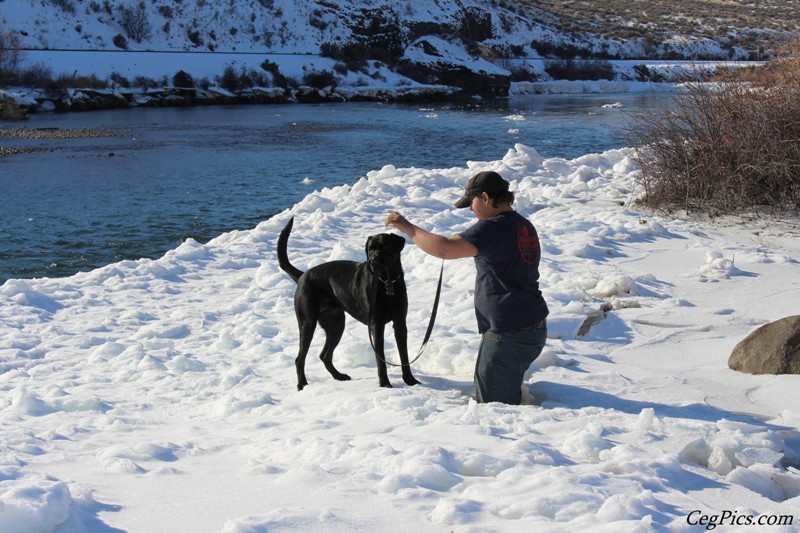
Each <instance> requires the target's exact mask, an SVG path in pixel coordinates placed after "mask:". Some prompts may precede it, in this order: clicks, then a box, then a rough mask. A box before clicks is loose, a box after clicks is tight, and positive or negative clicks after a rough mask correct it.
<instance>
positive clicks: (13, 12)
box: [0, 0, 800, 108]
mask: <svg viewBox="0 0 800 533" xmlns="http://www.w3.org/2000/svg"><path fill="white" fill-rule="evenodd" d="M640 4H641V5H640ZM634 8H635V9H634ZM799 10H800V1H798V0H789V1H785V2H778V1H776V0H767V1H763V2H761V1H760V2H757V3H755V2H749V3H748V2H746V1H745V0H729V1H719V0H714V1H711V0H702V1H695V2H686V1H683V2H681V1H676V0H658V1H654V2H646V3H645V2H637V3H634V4H631V3H630V2H628V3H624V2H621V1H616V0H612V1H610V2H605V3H603V6H602V7H598V6H597V5H596V3H594V2H587V1H583V0H571V1H566V2H555V1H552V0H541V1H537V0H520V1H517V2H510V1H507V0H501V1H499V2H496V1H494V0H435V1H432V2H431V1H423V0H412V1H409V2H405V3H403V4H402V5H398V4H397V3H394V2H389V1H386V0H362V1H345V0H297V1H290V0H243V1H237V2H232V1H231V2H227V3H221V2H209V1H208V0H154V1H151V2H145V1H139V0H122V1H121V2H119V3H112V2H110V1H109V0H102V1H100V0H88V1H86V0H3V1H2V2H0V87H2V86H23V87H40V88H44V87H50V88H54V87H56V88H60V89H67V88H81V89H84V88H87V87H90V88H93V89H106V88H119V87H122V88H129V87H132V86H134V87H139V88H142V87H143V88H147V89H152V88H154V87H164V86H165V85H170V86H176V87H182V88H188V89H190V90H194V89H203V90H206V89H208V88H209V87H211V86H217V87H219V86H221V87H223V88H224V89H225V90H227V91H229V92H230V93H231V94H233V95H234V96H236V97H239V96H241V95H240V94H239V93H241V91H242V90H243V89H247V90H249V89H251V88H253V87H267V88H276V89H278V92H277V93H270V94H268V95H266V96H264V94H263V93H261V94H260V95H258V97H257V98H256V100H257V101H263V100H265V99H266V100H270V101H274V100H278V101H284V100H285V99H289V100H296V99H297V96H296V95H297V90H298V89H299V88H301V87H312V88H315V89H320V90H325V91H327V92H325V93H324V94H323V95H322V96H319V93H317V92H311V93H307V94H306V96H307V97H310V98H323V99H326V98H334V99H341V98H345V99H348V98H352V93H350V94H347V95H344V96H343V95H341V94H337V95H331V90H332V89H335V88H336V87H350V88H352V87H357V88H358V87H360V88H365V87H366V88H367V89H368V90H369V91H373V93H374V88H375V86H376V85H377V86H380V87H381V88H383V87H391V88H392V90H396V89H397V88H398V87H403V88H404V89H403V90H404V92H403V97H406V95H407V94H408V93H414V92H416V91H418V90H422V91H430V87H432V86H433V87H438V88H441V89H434V92H438V94H442V95H445V96H449V95H451V94H452V93H453V91H461V92H464V93H467V94H470V95H482V96H487V95H488V96H497V95H500V96H503V95H505V94H508V91H509V87H510V84H511V83H512V82H515V81H521V82H531V81H533V82H536V81H542V80H544V81H547V80H550V79H558V80H561V79H567V80H570V79H581V80H599V79H604V80H614V79H617V80H635V81H665V80H664V79H663V74H661V73H654V72H652V71H651V70H650V68H649V67H648V65H645V64H644V62H645V61H652V60H671V61H676V60H677V61H692V62H694V61H698V60H713V61H718V60H723V61H728V60H736V61H741V60H761V59H765V58H768V57H769V56H770V55H771V54H772V53H773V52H774V50H775V48H776V47H777V46H778V45H780V44H782V43H783V42H785V41H786V40H788V39H790V38H791V37H792V36H793V35H794V34H795V32H796V29H797V20H800V19H799V18H798V16H797V15H798V14H799V13H798V11H799ZM3 48H5V51H3ZM66 51H70V52H66ZM75 51H81V52H89V51H91V52H93V53H95V54H97V52H99V51H103V54H105V55H103V54H97V55H95V57H94V59H95V61H94V63H93V66H88V65H87V64H86V62H85V59H86V57H76V56H75V55H74V53H75ZM119 52H136V53H137V54H145V53H146V54H147V55H146V56H145V55H135V54H124V53H119ZM157 53H161V54H164V53H166V54H178V55H170V57H167V58H164V57H163V56H160V57H157ZM69 54H72V55H69ZM109 54H111V55H109ZM189 54H202V55H204V57H201V58H200V59H199V60H198V58H197V56H195V57H194V58H192V59H191V60H190V59H189ZM262 54H263V55H262ZM247 56H250V57H247ZM242 58H246V59H242ZM573 60H591V61H579V62H578V63H581V64H580V65H579V66H578V67H577V68H576V66H575V65H574V64H572V61H573ZM611 60H613V61H619V60H628V61H640V62H642V64H638V65H637V64H633V65H627V66H626V67H625V69H623V70H620V69H619V68H618V66H617V65H614V66H611V65H609V64H606V63H602V62H607V61H611ZM547 61H551V62H554V63H555V62H561V63H566V64H561V65H556V66H555V68H550V69H548V68H546V67H547V66H548V65H547V64H546V63H545V62H547ZM162 62H163V64H164V65H165V66H164V68H162V69H160V70H157V71H156V72H155V73H153V72H151V71H152V68H151V69H150V71H148V72H146V73H145V72H144V66H145V65H152V64H156V63H157V64H161V63H162ZM201 63H204V64H206V65H214V71H213V72H209V71H208V68H206V69H205V70H203V71H201V70H200V69H197V66H198V65H199V64H201ZM131 64H134V65H135V68H131V67H130V65H131ZM585 65H588V68H584V66H585ZM190 66H193V67H194V68H195V70H192V69H191V68H190ZM26 69H27V70H26ZM224 70H227V72H223V71H224ZM181 71H185V72H183V73H181ZM176 74H180V77H179V78H177V79H176V78H175V76H176ZM184 74H188V76H185V75H184ZM87 76H89V77H91V76H98V77H99V78H100V80H99V81H98V80H96V79H91V78H90V79H89V80H87V79H85V77H87ZM226 76H227V79H226ZM109 77H110V82H109V80H108V78H109ZM667 81H669V80H667ZM409 87H410V88H411V89H410V90H409V89H408V88H409ZM421 87H422V88H423V89H419V88H421ZM357 92H358V91H357ZM429 94H430V93H429V92H426V94H425V97H426V98H428V97H429ZM308 95H310V96H308ZM306 96H302V97H306ZM358 96H359V97H364V98H385V95H384V94H383V93H381V94H379V95H377V96H376V95H375V94H370V95H369V96H365V91H364V90H360V92H359V94H358ZM174 97H176V95H175V94H173V93H170V94H167V95H165V96H164V97H163V98H162V99H161V100H160V101H162V102H163V101H164V99H170V98H174ZM179 97H180V98H184V95H179ZM192 97H193V98H194V97H197V98H203V99H208V98H215V99H218V98H219V95H218V94H216V95H213V96H211V97H210V96H208V95H207V94H204V95H200V96H198V95H194V94H193V95H192ZM229 97H230V95H224V98H229ZM93 98H94V97H93V96H89V97H86V98H84V99H83V101H84V102H85V101H87V100H92V99H93ZM245 98H246V99H247V101H253V97H252V95H247V96H245ZM17 100H19V99H17ZM41 100H42V98H41V97H38V98H37V101H39V102H41ZM62 100H63V98H62ZM101 100H102V102H101V103H100V104H99V105H100V106H101V107H110V106H114V107H116V106H120V105H123V106H126V105H130V103H131V98H128V99H127V100H126V101H122V100H120V98H116V97H115V98H114V99H113V100H112V101H110V102H109V101H107V98H106V97H101ZM226 101H227V100H226ZM54 105H56V106H57V107H58V106H59V105H62V104H59V103H56V104H54ZM63 105H66V106H67V107H69V108H73V107H72V106H73V103H68V104H63ZM87 105H88V106H89V107H90V108H95V107H96V104H95V103H92V102H90V103H89V104H87ZM137 105H138V104H137Z"/></svg>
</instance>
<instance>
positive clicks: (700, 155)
mask: <svg viewBox="0 0 800 533" xmlns="http://www.w3.org/2000/svg"><path fill="white" fill-rule="evenodd" d="M798 51H800V45H798V43H794V44H793V45H791V46H789V47H787V48H786V49H784V50H783V52H782V54H781V55H780V56H779V57H778V58H777V59H775V60H773V61H771V62H769V63H767V64H766V65H765V66H764V67H763V68H762V69H759V70H758V71H755V72H751V73H749V74H748V75H747V79H744V80H737V81H727V82H724V83H689V84H687V85H686V90H685V92H684V93H682V94H681V96H680V97H679V99H678V102H677V104H676V105H674V106H670V107H669V108H668V109H664V110H662V111H661V112H659V113H656V114H651V115H638V116H637V117H634V118H633V119H632V120H631V122H630V123H629V125H628V127H627V128H626V135H627V138H628V141H629V142H630V143H631V144H632V145H633V146H634V148H635V150H636V158H637V160H638V162H639V164H640V165H641V168H642V174H641V183H642V185H643V186H644V190H645V196H644V198H642V199H641V201H642V202H643V203H645V204H646V205H649V206H651V207H656V208H664V209H675V208H683V209H685V210H686V211H687V212H688V211H700V212H705V213H708V214H710V215H720V214H730V213H736V212H741V211H743V210H750V209H758V208H763V207H764V206H769V207H770V208H772V209H774V210H783V209H795V208H798V207H800V58H799V57H798V54H797V52H798Z"/></svg>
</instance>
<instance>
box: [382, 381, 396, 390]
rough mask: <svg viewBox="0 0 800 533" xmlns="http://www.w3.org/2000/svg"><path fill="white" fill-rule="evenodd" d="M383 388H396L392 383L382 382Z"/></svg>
mask: <svg viewBox="0 0 800 533" xmlns="http://www.w3.org/2000/svg"><path fill="white" fill-rule="evenodd" d="M381 387H383V388H385V389H393V388H394V387H392V384H391V383H389V382H388V381H386V382H381Z"/></svg>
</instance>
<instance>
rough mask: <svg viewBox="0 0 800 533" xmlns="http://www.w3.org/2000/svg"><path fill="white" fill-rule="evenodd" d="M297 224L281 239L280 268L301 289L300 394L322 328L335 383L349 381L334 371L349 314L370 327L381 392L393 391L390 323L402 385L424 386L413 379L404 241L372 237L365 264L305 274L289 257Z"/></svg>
mask: <svg viewBox="0 0 800 533" xmlns="http://www.w3.org/2000/svg"><path fill="white" fill-rule="evenodd" d="M293 224H294V218H291V219H290V220H289V222H288V223H287V224H286V227H285V228H283V231H281V234H280V236H279V237H278V264H279V265H280V267H281V269H282V270H283V271H284V272H286V273H287V274H289V275H290V276H291V277H292V279H293V280H295V282H296V283H297V290H296V292H295V294H294V311H295V314H296V315H297V324H298V326H299V328H300V350H299V352H298V354H297V359H295V362H294V364H295V367H296V369H297V390H303V387H305V386H306V385H308V381H307V380H306V375H305V370H304V369H305V363H306V355H307V354H308V349H309V347H310V346H311V339H312V338H313V336H314V330H315V329H316V326H317V323H319V325H320V326H322V329H323V330H324V331H325V335H326V338H325V345H324V346H323V347H322V353H320V359H322V362H323V363H325V368H326V369H327V370H328V372H330V374H331V375H332V376H333V377H334V379H337V380H339V381H347V380H349V379H350V376H348V375H347V374H342V373H341V372H339V371H338V370H336V368H335V367H334V366H333V350H334V349H335V348H336V346H337V345H338V344H339V341H340V340H341V339H342V333H344V324H345V316H344V314H345V312H347V313H348V314H350V316H352V317H353V318H355V319H356V320H358V321H359V322H361V323H363V324H366V325H367V326H368V327H369V330H370V333H371V334H372V340H373V349H374V350H375V359H376V361H377V364H378V380H379V382H380V386H381V387H391V386H392V384H391V383H389V377H388V375H387V374H386V357H385V354H384V350H383V341H384V329H385V327H386V324H388V323H389V322H392V324H393V326H394V337H395V341H396V342H397V349H398V351H399V352H400V362H401V363H402V368H403V381H404V382H405V383H406V384H407V385H416V384H418V383H419V381H417V380H416V379H415V378H414V376H413V375H412V374H411V367H410V366H409V364H408V349H407V346H406V340H407V336H408V330H407V328H406V313H407V312H408V296H407V294H406V284H405V280H404V279H403V267H402V265H401V264H400V251H401V250H402V249H403V246H405V243H406V241H405V239H403V238H402V237H399V236H397V235H393V234H391V233H382V234H380V235H373V236H371V237H369V238H368V239H367V245H366V251H367V261H366V262H364V263H357V262H355V261H330V262H328V263H323V264H321V265H317V266H315V267H313V268H311V269H309V270H308V272H303V271H301V270H299V269H297V268H295V267H294V266H292V264H291V263H290V262H289V256H288V255H287V253H286V244H287V242H288V241H289V233H290V232H291V231H292V226H293Z"/></svg>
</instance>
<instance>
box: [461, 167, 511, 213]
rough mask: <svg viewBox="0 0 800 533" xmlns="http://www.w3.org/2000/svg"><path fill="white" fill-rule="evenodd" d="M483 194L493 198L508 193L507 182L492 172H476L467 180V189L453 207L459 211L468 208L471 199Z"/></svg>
mask: <svg viewBox="0 0 800 533" xmlns="http://www.w3.org/2000/svg"><path fill="white" fill-rule="evenodd" d="M484 192H486V193H489V196H491V197H492V198H494V197H495V196H496V193H504V192H508V182H507V181H506V180H504V179H503V177H502V176H501V175H500V174H498V173H497V172H495V171H493V170H487V171H484V172H478V173H477V174H475V175H474V176H472V177H471V178H470V179H469V181H468V182H467V188H466V189H465V190H464V196H462V197H461V198H459V200H458V201H457V202H456V204H455V205H456V207H458V208H459V209H461V208H463V207H469V204H471V203H472V199H473V198H474V197H476V196H478V195H479V194H481V193H484Z"/></svg>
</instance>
